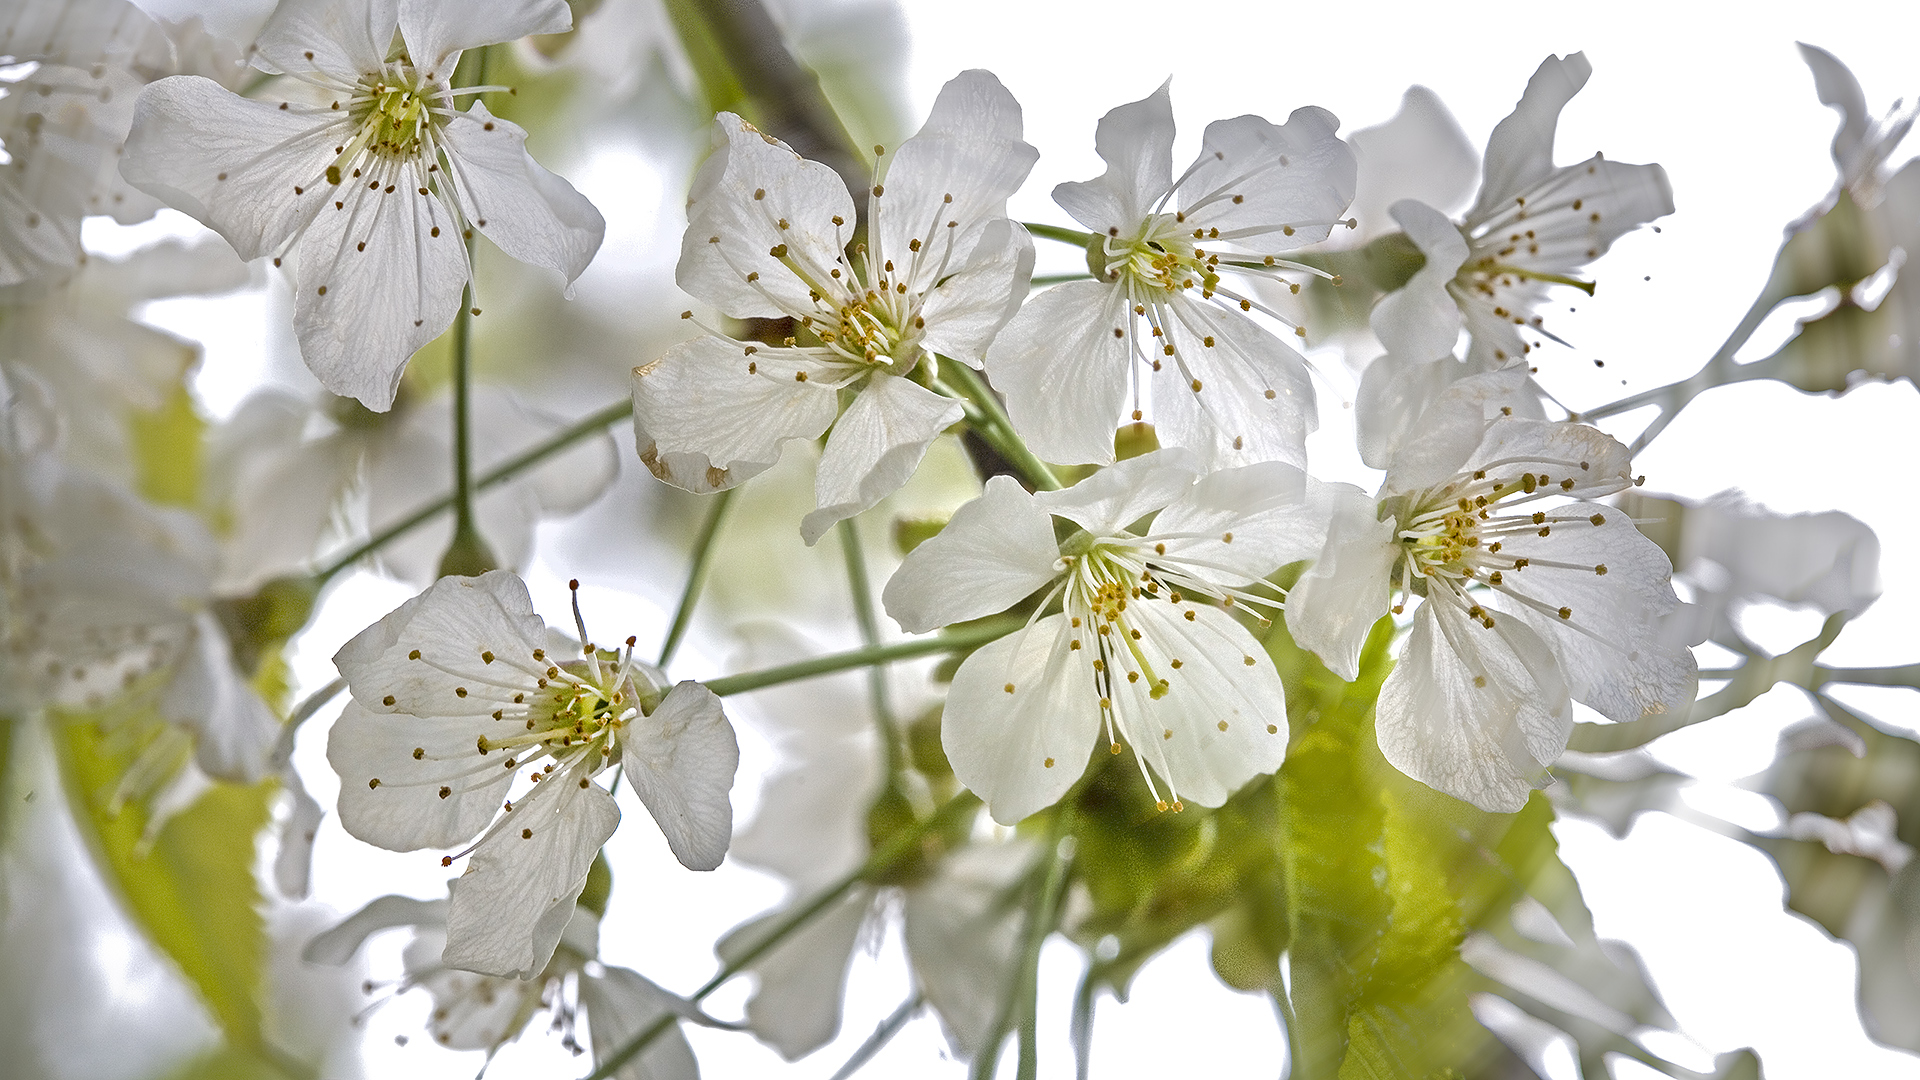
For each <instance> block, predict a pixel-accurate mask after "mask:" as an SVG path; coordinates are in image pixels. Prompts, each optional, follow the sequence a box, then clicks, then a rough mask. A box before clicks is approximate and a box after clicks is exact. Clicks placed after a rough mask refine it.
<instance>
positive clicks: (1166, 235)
mask: <svg viewBox="0 0 1920 1080" xmlns="http://www.w3.org/2000/svg"><path fill="white" fill-rule="evenodd" d="M1192 231H1193V232H1194V233H1199V234H1202V235H1199V236H1190V235H1189V234H1188V233H1187V231H1186V230H1185V227H1184V217H1183V216H1182V215H1180V214H1155V215H1154V216H1153V217H1150V218H1148V219H1147V220H1146V221H1145V222H1143V223H1142V224H1141V227H1140V232H1139V234H1138V235H1137V236H1135V237H1134V238H1133V239H1131V240H1122V239H1118V238H1115V237H1108V238H1106V239H1105V240H1104V241H1103V242H1102V244H1101V246H1100V250H1099V251H1098V252H1097V253H1096V252H1091V251H1090V252H1089V253H1088V254H1089V262H1094V261H1096V260H1097V261H1098V262H1099V265H1096V266H1092V267H1090V269H1092V270H1093V272H1094V276H1095V277H1097V278H1104V279H1106V280H1108V281H1114V280H1119V279H1122V278H1124V279H1125V280H1126V281H1127V283H1128V284H1129V285H1130V286H1133V287H1135V288H1138V289H1149V290H1158V291H1160V292H1164V293H1174V292H1179V291H1180V290H1183V289H1191V288H1193V287H1195V286H1199V287H1200V289H1201V290H1202V293H1203V295H1205V296H1209V297H1211V296H1212V295H1213V293H1214V290H1215V289H1217V288H1218V287H1219V285H1220V273H1219V265H1220V256H1219V254H1218V253H1215V252H1209V251H1206V250H1204V249H1202V248H1200V247H1197V246H1195V244H1194V242H1193V241H1194V240H1196V239H1204V238H1205V237H1204V233H1205V230H1202V229H1195V230H1192ZM1219 233H1220V230H1218V229H1215V230H1213V234H1214V235H1215V236H1218V235H1219Z"/></svg>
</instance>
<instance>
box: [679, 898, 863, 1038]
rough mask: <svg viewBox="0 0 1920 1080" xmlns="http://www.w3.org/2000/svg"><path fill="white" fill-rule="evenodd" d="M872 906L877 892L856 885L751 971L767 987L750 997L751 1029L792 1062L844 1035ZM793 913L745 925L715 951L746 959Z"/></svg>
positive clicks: (778, 913) (724, 956) (763, 956)
mask: <svg viewBox="0 0 1920 1080" xmlns="http://www.w3.org/2000/svg"><path fill="white" fill-rule="evenodd" d="M872 901H873V894H872V892H871V891H870V890H868V889H867V888H865V887H863V886H858V885H856V886H854V887H853V888H852V889H850V890H848V891H847V893H846V895H844V896H842V897H841V898H840V899H839V900H837V901H835V902H834V903H832V904H830V905H828V907H827V909H826V910H825V911H823V912H821V913H820V915H819V916H818V917H816V918H815V919H814V920H813V921H812V922H810V923H807V924H805V925H804V926H802V927H800V928H799V929H798V930H795V931H794V932H793V933H792V934H791V935H789V936H788V937H787V938H786V939H784V940H783V941H781V942H780V943H779V944H778V945H775V946H774V947H773V948H772V949H771V950H770V951H768V952H766V953H763V954H761V956H760V958H759V959H757V960H755V961H754V962H753V963H752V964H751V965H750V966H749V968H748V970H750V971H752V972H753V973H754V975H755V976H757V977H758V979H759V983H760V985H759V986H758V987H756V988H755V989H754V992H753V997H751V998H749V999H747V1010H746V1012H747V1028H748V1030H750V1031H752V1032H753V1034H754V1035H755V1036H756V1037H758V1038H759V1039H760V1041H761V1042H764V1043H766V1044H767V1045H768V1046H771V1047H773V1048H774V1050H775V1051H777V1052H778V1053H779V1054H780V1056H781V1057H783V1058H785V1059H786V1060H788V1061H795V1060H798V1059H799V1058H802V1057H805V1056H806V1055H808V1054H810V1053H812V1052H813V1051H815V1050H818V1049H819V1048H820V1047H822V1046H825V1045H826V1044H827V1043H828V1042H830V1041H831V1040H832V1039H833V1037H834V1035H835V1034H836V1033H837V1032H838V1031H839V1030H840V1001H841V999H842V998H843V997H844V996H845V994H844V991H845V989H846V984H847V963H848V961H850V960H851V959H852V958H853V946H854V941H855V939H856V938H857V937H858V936H859V934H860V927H861V926H862V924H864V923H865V922H866V919H867V907H868V905H869V904H871V903H872ZM788 914H789V912H787V911H776V912H772V913H770V914H767V915H762V916H761V917H759V918H757V919H755V920H753V921H752V922H748V923H743V924H741V925H740V926H738V927H735V928H734V929H733V931H732V932H730V933H729V934H727V936H726V937H724V938H721V939H720V942H719V943H718V944H717V945H715V946H714V951H715V952H717V953H719V954H720V958H721V959H722V960H727V961H731V960H733V959H734V958H736V957H739V956H742V955H744V954H745V953H746V951H747V950H748V949H750V948H752V947H753V946H754V945H755V944H756V943H758V942H759V941H760V940H761V938H762V937H764V935H765V934H766V932H767V931H768V930H770V929H772V927H773V926H774V924H776V923H778V922H780V921H781V920H782V919H784V918H786V917H787V915H788Z"/></svg>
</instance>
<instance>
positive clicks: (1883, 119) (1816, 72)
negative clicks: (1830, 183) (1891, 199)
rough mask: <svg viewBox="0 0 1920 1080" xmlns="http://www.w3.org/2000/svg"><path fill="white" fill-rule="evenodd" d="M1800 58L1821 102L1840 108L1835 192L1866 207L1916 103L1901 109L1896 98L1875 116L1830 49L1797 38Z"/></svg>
mask: <svg viewBox="0 0 1920 1080" xmlns="http://www.w3.org/2000/svg"><path fill="white" fill-rule="evenodd" d="M1800 58H1801V59H1802V60H1805V61H1806V62H1807V67H1808V68H1810V69H1811V70H1812V71H1813V88H1814V92H1815V93H1817V94H1819V95H1820V102H1821V104H1823V105H1828V106H1831V107H1832V108H1833V109H1834V110H1836V111H1837V112H1839V113H1840V127H1839V128H1838V129H1837V130H1836V131H1834V133H1833V164H1834V167H1835V168H1836V169H1838V170H1839V174H1840V175H1839V179H1838V181H1836V185H1835V187H1836V191H1845V192H1847V193H1848V194H1850V195H1852V196H1853V199H1854V201H1855V202H1857V203H1859V204H1860V205H1862V206H1872V205H1873V204H1875V203H1876V202H1878V201H1879V197H1878V196H1879V189H1880V184H1881V182H1882V180H1883V179H1884V166H1885V165H1886V163H1887V159H1888V158H1889V157H1891V156H1892V155H1893V151H1894V148H1895V147H1897V146H1899V145H1900V140H1902V139H1904V138H1906V137H1907V131H1908V130H1909V129H1910V128H1912V127H1913V120H1914V115H1915V111H1916V110H1920V102H1916V103H1915V104H1914V105H1912V106H1908V107H1906V108H1902V103H1901V102H1898V101H1896V102H1894V103H1893V106H1892V107H1891V108H1889V109H1888V110H1887V111H1886V113H1885V114H1884V115H1882V116H1879V117H1876V116H1874V115H1873V114H1872V113H1870V112H1868V111H1867V99H1866V95H1865V94H1864V93H1862V92H1861V90H1860V83H1859V80H1857V79H1855V78H1854V77H1853V72H1852V71H1850V70H1848V69H1847V65H1845V64H1843V63H1841V62H1840V61H1839V60H1838V59H1837V58H1836V57H1835V56H1834V55H1833V54H1832V53H1830V52H1828V51H1827V50H1825V49H1822V48H1819V47H1817V46H1813V45H1808V44H1807V43H1805V42H1801V43H1800Z"/></svg>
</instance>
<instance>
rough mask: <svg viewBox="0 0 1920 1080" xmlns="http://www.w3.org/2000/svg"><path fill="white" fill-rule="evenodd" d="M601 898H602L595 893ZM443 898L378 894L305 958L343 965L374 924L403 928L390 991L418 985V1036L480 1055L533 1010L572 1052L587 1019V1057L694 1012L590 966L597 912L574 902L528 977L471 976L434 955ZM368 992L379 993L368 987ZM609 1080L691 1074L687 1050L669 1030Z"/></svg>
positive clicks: (494, 1048)
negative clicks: (426, 1000)
mask: <svg viewBox="0 0 1920 1080" xmlns="http://www.w3.org/2000/svg"><path fill="white" fill-rule="evenodd" d="M603 902H604V898H603ZM447 911H448V904H447V901H445V900H415V899H413V898H412V897H406V896H382V897H379V898H378V899H376V900H374V901H372V902H371V903H369V904H367V905H366V906H365V907H363V908H361V909H360V910H359V911H356V912H354V913H353V914H352V915H349V916H348V917H347V918H346V919H344V920H342V921H341V922H340V923H339V924H338V925H336V926H334V927H333V928H332V929H329V930H327V931H325V932H324V933H321V934H319V935H317V936H316V937H315V938H314V939H313V940H312V941H310V942H308V943H307V947H306V948H305V950H303V952H302V954H301V955H302V957H303V958H304V959H306V960H307V961H309V962H311V963H319V964H334V965H342V964H346V963H347V962H348V961H349V960H351V959H352V958H353V954H354V953H356V952H358V951H359V949H360V947H361V945H363V944H364V943H365V942H366V940H367V939H368V938H369V937H371V936H373V935H374V934H377V933H379V932H380V931H382V930H387V929H392V928H396V927H407V928H409V929H411V930H412V932H413V939H412V940H411V941H409V942H408V943H407V946H406V949H405V951H404V952H403V953H402V957H401V958H402V963H403V965H404V968H405V975H404V977H403V978H402V979H401V980H400V981H399V982H398V983H397V984H396V985H394V986H392V987H390V988H387V989H388V993H389V997H388V1000H390V999H391V998H392V997H397V996H398V995H401V994H405V993H407V992H409V991H411V990H416V989H419V990H425V991H426V992H427V995H428V996H429V997H430V998H432V999H433V1009H432V1011H431V1012H429V1013H428V1014H427V1034H428V1035H429V1036H430V1037H431V1038H432V1039H433V1041H434V1042H435V1043H437V1044H439V1045H441V1046H444V1047H446V1048H447V1049H449V1050H484V1051H486V1052H487V1060H488V1061H489V1062H491V1061H492V1060H493V1056H494V1055H495V1054H497V1053H498V1052H499V1051H500V1049H501V1048H502V1047H503V1046H505V1045H506V1044H507V1043H509V1042H512V1041H514V1040H515V1039H518V1038H519V1037H520V1036H521V1035H522V1034H524V1033H525V1032H527V1031H528V1030H531V1028H532V1026H533V1022H534V1018H535V1017H536V1016H537V1015H538V1014H539V1013H541V1012H545V1013H547V1014H548V1015H549V1017H550V1020H549V1022H548V1027H549V1029H550V1030H552V1031H556V1032H558V1033H559V1034H560V1042H561V1045H562V1046H563V1047H565V1048H566V1049H569V1050H572V1051H573V1052H574V1053H580V1052H581V1051H582V1050H583V1049H584V1048H583V1047H581V1046H580V1044H579V1042H578V1041H577V1039H576V1035H577V1032H578V1026H579V1015H580V1013H581V1011H582V1010H584V1011H585V1013H586V1016H587V1027H588V1032H589V1035H590V1039H589V1041H590V1042H591V1044H592V1046H593V1055H594V1060H595V1061H603V1060H605V1059H606V1057H607V1056H608V1055H609V1054H611V1053H612V1052H614V1051H615V1050H618V1049H619V1048H620V1047H621V1046H622V1045H624V1044H625V1043H626V1042H627V1040H629V1039H631V1038H633V1037H635V1036H637V1035H639V1034H640V1033H641V1032H642V1031H645V1030H646V1029H647V1028H648V1027H651V1026H652V1025H653V1023H654V1022H655V1021H657V1020H658V1019H659V1018H660V1017H662V1016H667V1015H673V1014H678V1015H682V1016H687V1017H694V1016H697V1015H698V1013H697V1011H696V1010H695V1009H694V1008H693V1007H692V1006H691V1005H689V1004H688V1003H687V1002H685V1001H683V1000H681V999H680V998H677V997H675V996H673V995H672V994H669V993H667V992H666V991H665V990H662V989H661V988H660V987H658V986H655V985H654V984H653V983H652V982H650V981H648V980H647V979H646V978H645V977H643V976H641V975H640V974H639V973H638V972H635V971H631V970H629V969H627V968H623V967H615V966H613V965H610V964H600V963H596V962H594V961H595V960H596V958H597V957H598V955H599V950H600V919H601V915H600V914H598V913H595V912H593V911H590V910H588V909H587V907H586V906H585V905H584V903H583V904H582V905H581V906H578V907H574V908H573V909H572V915H571V916H570V917H569V918H568V919H567V924H566V929H565V930H564V931H562V933H561V935H560V943H559V945H558V946H557V947H556V949H555V950H554V954H553V959H551V960H549V961H548V962H547V965H546V967H545V968H543V969H542V970H541V971H540V973H539V974H538V975H536V976H534V977H532V978H529V979H514V978H503V977H501V976H497V975H481V974H477V973H475V972H471V971H463V970H461V969H459V968H455V967H450V966H448V965H447V964H446V962H445V961H443V960H442V959H441V953H442V952H443V951H444V949H445V944H446V938H447ZM367 985H368V989H369V992H372V991H374V990H376V989H380V988H379V987H377V985H376V984H373V983H368V984H367ZM613 1075H614V1076H615V1077H618V1078H619V1080H697V1078H698V1077H699V1075H700V1070H699V1067H698V1064H697V1063H696V1062H695V1060H694V1056H693V1048H692V1047H691V1046H689V1045H688V1044H687V1037H686V1034H685V1033H684V1032H682V1031H681V1030H680V1029H679V1027H678V1026H674V1027H672V1028H669V1029H668V1030H667V1031H666V1032H665V1033H664V1034H663V1035H662V1036H660V1037H659V1038H657V1039H655V1040H654V1042H653V1044H652V1045H651V1046H649V1047H647V1049H646V1050H645V1051H643V1052H642V1053H640V1054H639V1055H638V1056H636V1057H635V1058H634V1059H633V1060H631V1061H629V1062H628V1063H627V1064H626V1065H624V1066H622V1067H621V1068H620V1069H618V1070H617V1071H615V1072H614V1073H613Z"/></svg>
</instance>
